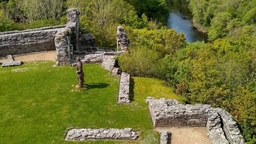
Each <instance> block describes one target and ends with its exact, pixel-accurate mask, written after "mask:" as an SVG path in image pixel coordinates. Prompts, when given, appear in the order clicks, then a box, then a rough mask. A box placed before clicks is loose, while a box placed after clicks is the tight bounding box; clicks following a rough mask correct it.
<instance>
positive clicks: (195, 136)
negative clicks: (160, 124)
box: [155, 127, 212, 144]
mask: <svg viewBox="0 0 256 144" xmlns="http://www.w3.org/2000/svg"><path fill="white" fill-rule="evenodd" d="M155 130H156V131H158V132H160V131H168V132H170V133H171V142H170V143H171V144H212V142H211V140H210V139H209V137H208V136H207V129H206V127H173V128H155Z"/></svg>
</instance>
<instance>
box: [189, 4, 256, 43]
mask: <svg viewBox="0 0 256 144" xmlns="http://www.w3.org/2000/svg"><path fill="white" fill-rule="evenodd" d="M255 7H256V0H251V1H244V0H190V2H189V9H190V11H191V12H192V15H193V20H194V21H195V22H196V23H197V24H200V25H202V26H203V27H206V29H207V30H208V32H209V33H208V35H209V40H210V41H213V40H216V39H217V38H222V37H226V36H227V37H232V38H235V39H236V38H237V37H236V36H237V35H239V33H240V30H241V28H242V27H244V26H248V25H255V23H256V20H255V17H256V15H255V13H256V8H255Z"/></svg>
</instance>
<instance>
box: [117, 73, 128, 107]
mask: <svg viewBox="0 0 256 144" xmlns="http://www.w3.org/2000/svg"><path fill="white" fill-rule="evenodd" d="M130 79H131V78H130V75H129V74H127V73H125V72H122V74H121V77H120V81H119V91H118V103H130V96H129V94H130Z"/></svg>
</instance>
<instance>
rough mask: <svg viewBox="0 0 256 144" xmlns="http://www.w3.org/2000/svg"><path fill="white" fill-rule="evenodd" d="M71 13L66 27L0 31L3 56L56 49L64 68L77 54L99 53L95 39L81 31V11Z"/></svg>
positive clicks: (86, 32)
mask: <svg viewBox="0 0 256 144" xmlns="http://www.w3.org/2000/svg"><path fill="white" fill-rule="evenodd" d="M67 13H68V14H67V17H68V21H67V23H66V25H65V26H52V27H43V28H37V29H29V30H22V31H17V30H16V31H8V32H0V57H5V56H7V55H19V54H26V53H32V52H40V51H50V50H55V49H56V52H57V55H56V59H59V61H57V65H58V64H60V65H61V63H64V64H66V63H67V64H68V63H69V62H70V60H69V59H71V58H72V54H73V53H75V52H77V53H80V52H91V51H96V49H97V48H96V44H95V38H94V36H93V35H91V34H90V33H89V32H88V31H87V30H86V29H84V28H83V29H81V30H80V27H79V11H78V10H77V9H74V8H72V9H69V10H68V11H67ZM54 40H56V41H54ZM56 47H57V48H56Z"/></svg>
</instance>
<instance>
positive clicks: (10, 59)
mask: <svg viewBox="0 0 256 144" xmlns="http://www.w3.org/2000/svg"><path fill="white" fill-rule="evenodd" d="M7 59H8V61H7V62H3V63H2V67H10V66H20V65H21V64H22V62H21V61H15V60H14V58H13V56H12V55H7Z"/></svg>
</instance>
